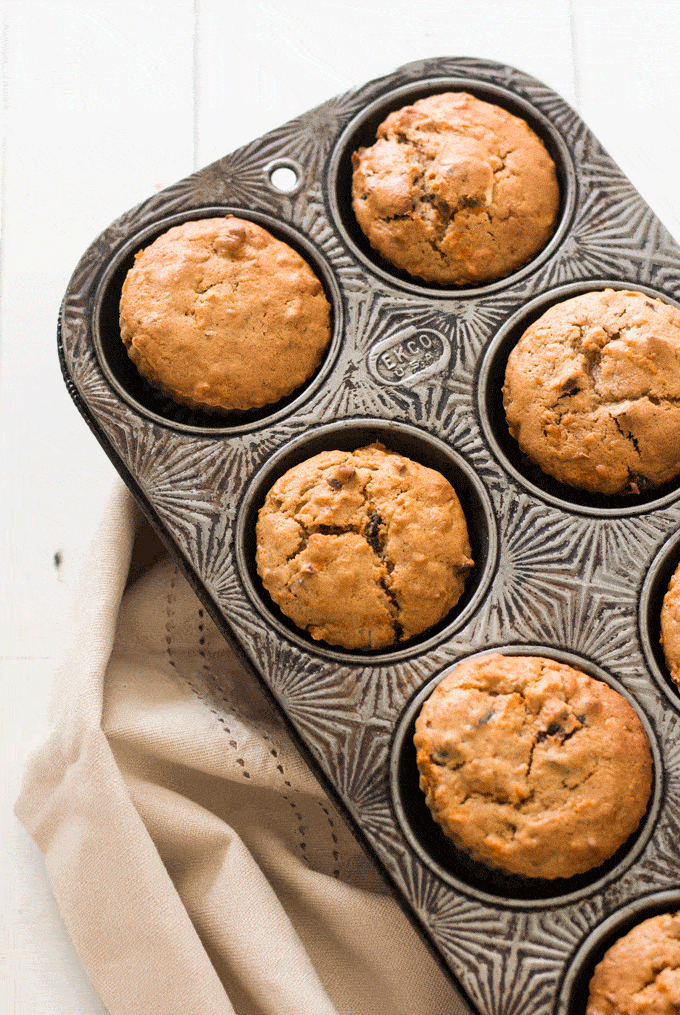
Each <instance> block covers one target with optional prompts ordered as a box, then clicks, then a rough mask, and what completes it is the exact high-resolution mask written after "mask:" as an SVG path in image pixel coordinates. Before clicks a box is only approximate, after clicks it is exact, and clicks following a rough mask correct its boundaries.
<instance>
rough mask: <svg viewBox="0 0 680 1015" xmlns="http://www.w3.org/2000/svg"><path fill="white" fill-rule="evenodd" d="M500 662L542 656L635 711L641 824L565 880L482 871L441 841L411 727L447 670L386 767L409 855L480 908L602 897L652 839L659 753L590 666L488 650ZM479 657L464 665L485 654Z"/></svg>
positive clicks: (547, 652) (535, 652)
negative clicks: (646, 781) (649, 780)
mask: <svg viewBox="0 0 680 1015" xmlns="http://www.w3.org/2000/svg"><path fill="white" fill-rule="evenodd" d="M493 651H494V652H500V653H501V654H502V655H527V656H543V657H546V658H550V659H556V660H558V661H559V662H563V663H566V664H567V665H569V666H573V667H574V668H575V669H578V670H581V671H582V672H583V673H586V674H588V675H589V676H591V677H594V678H595V679H596V680H602V681H603V682H604V683H606V684H608V685H609V686H610V687H612V688H613V689H614V690H615V691H618V693H619V694H621V695H622V696H623V697H624V698H626V700H627V701H628V702H629V704H630V705H631V706H632V707H633V708H634V709H635V711H636V712H637V715H638V717H639V719H640V721H641V723H642V725H643V727H644V729H645V732H646V733H647V736H648V738H649V744H650V748H651V752H652V765H653V771H654V781H653V786H652V792H651V794H650V798H649V804H648V806H647V812H646V815H645V817H644V818H643V819H642V821H641V822H640V825H639V826H638V828H637V829H636V830H635V832H633V833H632V834H631V835H630V836H629V837H628V839H627V840H626V842H624V843H623V845H621V846H620V847H619V849H617V851H616V852H615V853H614V854H613V855H612V856H611V857H610V858H609V859H608V860H607V861H605V863H603V864H600V865H599V866H598V867H595V868H593V869H592V870H590V871H586V872H585V873H584V874H578V875H575V876H574V877H571V878H554V879H546V878H526V877H521V876H519V875H516V874H510V873H508V872H505V871H503V870H501V869H496V868H491V867H487V866H486V865H485V864H483V863H480V862H478V861H475V860H473V859H471V857H469V856H468V855H467V854H466V853H465V852H464V851H463V850H462V849H459V848H458V847H457V846H456V845H454V843H453V842H452V841H451V839H450V838H448V837H447V836H446V835H445V834H444V832H443V830H442V829H441V828H440V827H439V825H438V824H437V823H436V821H435V820H434V818H433V817H432V815H431V813H430V811H429V809H428V807H427V804H426V802H425V794H424V793H423V792H422V790H421V789H420V786H419V773H418V766H417V764H416V749H415V745H414V743H413V737H414V734H415V723H416V719H417V717H418V715H419V713H420V710H421V708H422V706H423V705H424V703H425V701H426V700H427V699H428V698H429V697H430V695H431V694H432V692H433V691H434V689H435V687H437V686H438V684H440V683H441V681H442V680H443V679H444V677H446V676H447V674H448V673H450V672H451V670H450V669H449V670H446V671H445V672H444V673H440V674H438V675H437V676H436V677H434V678H433V679H432V680H430V681H428V683H427V684H425V685H424V686H423V687H422V688H420V690H419V691H418V693H417V694H416V696H415V697H414V698H413V699H412V700H411V701H410V702H409V704H408V706H407V707H406V709H405V710H404V712H403V714H402V716H401V718H400V720H399V722H398V724H397V727H396V729H395V734H394V739H393V742H392V751H391V760H390V788H391V792H392V802H393V806H394V812H395V815H396V818H397V821H398V822H399V825H400V827H401V829H402V831H403V833H404V835H405V836H406V838H407V840H408V842H409V844H410V846H411V848H412V849H413V850H414V851H415V852H416V853H417V854H418V855H419V856H420V858H421V859H422V860H423V862H424V863H426V864H427V865H428V867H430V869H431V870H432V871H433V872H434V873H435V874H436V875H437V877H439V878H441V879H442V881H445V882H446V883H447V884H450V885H452V886H453V887H455V888H456V889H457V890H458V891H460V892H462V893H463V894H466V895H472V896H474V897H475V898H477V899H480V900H481V901H483V902H489V903H494V902H495V903H496V904H501V905H506V906H512V907H513V908H517V909H543V908H545V907H546V906H550V907H555V906H559V905H567V904H571V903H573V902H576V901H578V900H579V899H583V898H586V897H587V896H589V895H592V894H593V893H594V892H600V891H602V890H603V889H604V888H605V887H606V886H607V885H608V884H610V883H611V882H612V881H614V880H616V879H617V878H620V877H621V876H622V874H623V873H624V872H625V871H626V870H627V869H628V868H629V867H630V866H631V864H632V863H634V861H635V859H636V857H638V856H639V854H640V852H641V851H642V850H643V849H644V847H645V845H646V843H647V842H648V841H649V838H650V836H651V834H652V832H653V829H654V824H655V822H656V819H657V817H658V811H659V803H660V799H661V777H660V773H661V771H662V769H663V765H662V761H661V753H660V750H659V745H658V743H657V739H656V736H655V734H654V731H653V729H652V727H651V724H650V722H649V719H648V718H647V716H646V715H645V713H644V712H643V711H642V709H641V708H640V706H639V704H638V703H637V702H636V701H635V699H634V698H633V696H632V695H631V694H630V693H629V692H628V691H627V690H626V689H625V688H624V687H623V686H622V684H620V683H619V681H618V680H615V679H614V678H613V677H612V676H611V675H610V674H608V673H606V672H605V671H604V670H602V669H600V667H598V666H594V665H593V663H592V662H590V661H589V660H587V659H583V658H581V657H579V656H575V655H573V654H572V653H569V652H562V651H559V650H556V649H553V648H550V647H548V646H541V645H502V646H498V647H496V648H494V649H493ZM488 654H489V652H478V653H475V654H474V655H473V656H471V657H468V658H477V657H480V656H484V655H488Z"/></svg>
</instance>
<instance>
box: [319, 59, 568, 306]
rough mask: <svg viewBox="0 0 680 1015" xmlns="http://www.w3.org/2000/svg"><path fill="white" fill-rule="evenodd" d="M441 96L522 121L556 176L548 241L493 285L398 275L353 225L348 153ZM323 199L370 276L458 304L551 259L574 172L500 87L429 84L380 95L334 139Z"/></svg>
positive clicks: (469, 82)
mask: <svg viewBox="0 0 680 1015" xmlns="http://www.w3.org/2000/svg"><path fill="white" fill-rule="evenodd" d="M442 92H468V93H469V94H471V95H474V96H475V97H476V98H478V99H482V100H483V101H484V102H490V103H493V104H494V105H496V106H500V107H502V108H503V109H506V110H507V111H508V112H509V113H512V114H513V115H514V116H518V117H520V118H521V119H522V120H525V121H526V122H527V123H528V124H529V126H530V127H531V129H532V130H533V131H534V133H535V134H537V135H538V137H539V138H540V139H541V141H543V143H544V145H545V147H546V148H547V150H548V152H549V154H550V156H551V158H552V160H553V162H554V163H555V168H556V171H557V181H558V185H559V189H560V205H559V210H558V213H557V218H556V222H555V230H554V232H553V235H552V237H551V238H550V239H549V240H548V242H547V243H546V245H545V246H544V247H543V248H542V249H541V250H539V251H538V252H537V253H536V254H535V255H534V256H533V257H532V258H531V259H530V260H529V261H527V262H526V263H525V264H523V265H521V266H520V267H518V268H516V269H515V270H514V271H512V272H509V273H508V274H507V275H504V276H503V277H502V278H498V279H492V280H490V281H488V282H483V283H471V284H470V285H455V284H446V285H444V284H439V283H437V282H431V281H428V280H427V279H423V278H419V277H418V276H417V275H411V274H410V273H409V272H407V271H402V270H401V269H399V268H397V267H395V265H393V264H391V263H390V261H388V260H386V259H385V258H384V257H383V256H382V255H381V254H379V253H378V251H377V250H375V248H374V247H372V246H371V244H370V242H369V240H368V238H367V236H366V235H365V233H364V232H363V230H362V229H361V226H360V225H359V223H358V222H357V220H356V217H355V214H354V210H353V208H352V154H353V152H355V151H357V150H358V149H359V148H362V147H370V146H371V145H373V144H374V143H375V140H376V131H377V129H378V127H379V126H380V124H381V123H382V122H383V120H384V119H385V118H386V117H387V116H388V115H389V114H390V113H392V112H394V111H395V110H397V109H401V108H402V107H403V106H409V105H412V104H413V103H414V102H416V101H417V100H418V99H424V98H426V97H427V96H429V95H439V94H441V93H442ZM328 195H329V203H330V212H331V217H332V218H333V220H334V221H335V224H336V226H337V228H338V230H339V231H340V233H341V235H342V237H343V239H344V241H345V243H346V244H347V246H348V247H349V248H350V250H351V251H352V252H353V254H354V255H355V257H356V258H357V259H358V260H359V261H361V262H362V263H363V264H364V265H365V266H366V267H367V268H369V269H370V270H371V271H372V272H373V273H374V274H375V275H378V276H379V277H380V278H381V279H383V280H384V281H387V282H391V283H393V284H396V285H398V286H399V287H400V288H402V289H408V290H409V291H411V292H413V293H417V294H418V295H420V296H423V295H429V296H435V297H437V298H439V299H441V298H442V297H446V296H450V297H452V298H455V299H460V298H461V297H466V296H470V297H471V296H482V295H486V294H488V293H493V292H496V291H497V290H499V289H504V288H507V287H508V286H510V285H514V284H515V283H516V282H517V281H518V280H519V279H521V278H524V276H525V275H528V274H529V273H531V272H533V271H535V270H536V269H537V268H538V267H539V266H540V265H541V264H543V263H544V262H545V261H546V260H547V259H548V258H549V257H551V256H552V254H553V253H554V252H555V250H556V249H557V248H558V247H559V246H560V244H561V243H562V241H563V240H564V237H565V235H566V232H567V229H568V228H569V224H570V222H571V219H572V216H573V212H574V207H575V203H576V172H575V169H574V163H573V161H572V157H571V154H570V152H569V148H568V147H567V144H566V142H565V140H564V138H563V137H562V135H561V133H560V132H559V130H558V129H557V128H556V127H555V125H554V124H553V123H551V121H550V120H549V119H548V117H547V116H545V115H544V114H543V113H542V112H541V111H540V110H538V109H537V108H536V106H534V105H532V103H530V102H529V101H527V100H526V99H524V98H522V97H521V96H520V95H517V94H516V93H515V92H513V91H511V90H510V89H508V88H503V87H502V86H500V85H496V84H491V83H490V82H488V81H481V80H477V79H473V78H457V77H441V78H428V79H426V80H423V81H415V82H413V83H411V84H408V85H403V86H402V87H400V88H396V89H394V90H393V91H390V92H387V93H386V94H385V95H381V96H380V98H378V99H376V100H375V101H374V102H372V103H371V104H370V105H368V106H366V107H365V108H364V109H363V110H362V111H361V113H359V114H358V115H357V116H356V117H355V118H354V119H353V120H352V121H351V122H350V123H349V124H348V126H347V127H346V128H345V130H344V131H343V133H342V134H341V136H340V138H339V139H338V142H337V144H336V147H335V149H334V151H333V153H332V156H331V160H330V163H329V182H328Z"/></svg>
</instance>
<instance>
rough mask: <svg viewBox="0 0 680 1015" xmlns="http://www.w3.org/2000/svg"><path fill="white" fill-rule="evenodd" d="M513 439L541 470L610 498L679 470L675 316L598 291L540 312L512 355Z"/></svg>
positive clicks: (679, 364)
mask: <svg viewBox="0 0 680 1015" xmlns="http://www.w3.org/2000/svg"><path fill="white" fill-rule="evenodd" d="M503 403H504V406H505V412H506V417H507V422H508V426H509V429H510V433H511V434H512V436H513V437H514V438H515V439H516V440H517V442H518V444H519V446H520V448H521V449H522V451H524V452H525V453H526V454H527V455H528V456H529V457H530V458H531V459H532V460H533V461H534V462H535V463H536V464H537V465H538V466H539V467H540V468H541V469H542V470H543V471H544V472H546V473H547V474H549V475H551V476H553V477H554V478H555V479H558V480H560V481H561V482H562V483H566V484H568V485H570V486H574V487H579V488H581V489H584V490H588V491H589V492H591V493H602V494H607V495H616V494H639V493H644V492H645V491H647V490H649V489H653V488H654V487H656V486H659V485H660V484H662V483H665V482H667V481H668V480H671V479H673V478H674V477H675V476H677V475H678V474H679V473H680V311H678V310H677V309H676V308H675V307H674V306H671V305H670V304H667V303H664V302H662V301H661V300H659V299H651V298H650V297H649V296H645V295H644V294H643V293H638V292H632V291H616V290H614V289H605V290H602V291H598V292H589V293H584V294H583V295H581V296H576V297H574V298H573V299H569V300H565V301H564V302H562V303H558V304H556V305H555V306H553V307H551V308H550V309H549V310H547V311H546V312H545V313H544V314H543V315H542V316H541V317H540V318H539V319H538V320H537V321H536V322H535V323H534V324H532V325H531V326H530V327H529V328H528V329H527V330H526V331H525V333H524V334H523V335H522V337H521V339H520V340H519V342H518V343H517V345H516V346H515V348H514V349H513V350H512V352H511V353H510V356H509V358H508V365H507V369H506V373H505V386H504V388H503Z"/></svg>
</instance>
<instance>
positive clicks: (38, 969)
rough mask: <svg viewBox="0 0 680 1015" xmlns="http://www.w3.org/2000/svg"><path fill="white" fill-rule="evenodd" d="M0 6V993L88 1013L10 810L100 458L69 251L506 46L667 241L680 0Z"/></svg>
mask: <svg viewBox="0 0 680 1015" xmlns="http://www.w3.org/2000/svg"><path fill="white" fill-rule="evenodd" d="M0 12H1V18H2V21H1V24H0V32H1V37H0V44H1V61H2V77H1V84H0V87H1V88H2V111H3V143H2V174H1V177H0V184H1V186H2V201H1V206H0V208H1V215H2V220H1V229H2V255H1V261H0V357H1V359H0V417H1V418H0V432H1V433H2V438H3V440H2V462H1V475H2V500H1V503H0V526H1V529H2V532H3V533H4V539H3V544H2V551H3V552H2V594H1V595H0V632H1V635H2V643H1V649H0V660H1V666H2V683H1V686H2V692H1V693H2V711H1V713H0V714H1V715H2V736H1V738H0V751H1V752H2V771H3V773H4V787H5V792H4V794H3V805H4V806H3V833H4V834H3V866H2V886H3V899H2V913H3V917H4V926H3V929H2V945H1V946H0V947H1V948H2V953H3V954H2V959H3V966H4V967H5V972H6V976H5V978H4V980H2V981H0V983H1V984H2V985H1V986H0V1012H1V1013H3V1015H4V1013H7V1015H9V1013H12V1015H14V1013H19V1012H20V1013H21V1015H45V1013H48V1012H49V1015H90V1013H101V1012H103V1011H104V1009H103V1006H102V1004H101V1002H100V1001H99V999H98V998H97V996H96V995H95V994H94V992H93V990H92V988H91V986H90V985H89V982H88V980H87V977H86V976H85V974H84V973H83V971H82V968H81V966H80V964H79V960H78V957H77V955H76V953H75V951H74V949H73V947H72V945H71V943H70V941H69V940H68V937H67V936H66V934H65V932H64V930H63V927H62V924H61V922H60V918H59V915H58V912H57V910H56V906H55V904H54V901H53V899H52V896H51V894H50V890H49V885H48V884H47V882H46V879H45V876H44V872H43V868H42V862H41V857H40V854H39V853H38V851H37V850H36V848H35V847H34V846H33V844H32V843H31V841H30V840H29V838H28V836H27V835H26V834H25V833H24V831H23V829H22V828H21V826H20V825H19V824H18V822H17V821H16V819H15V818H14V817H13V814H12V804H13V801H14V799H15V797H16V794H17V792H18V788H19V783H20V777H21V770H22V765H23V761H24V758H25V757H26V754H27V751H28V750H29V748H30V742H31V740H32V739H33V738H34V737H35V736H36V735H37V734H38V733H39V731H40V729H41V728H42V727H43V725H44V722H45V718H46V712H47V700H48V696H49V690H50V686H51V682H52V672H53V664H54V662H55V660H56V659H57V658H58V656H59V653H60V649H61V645H62V639H63V636H64V627H65V622H66V616H67V607H68V601H69V589H70V584H71V581H72V578H73V575H74V571H75V569H76V567H77V558H78V553H79V551H80V550H81V548H82V547H83V546H84V545H85V544H86V543H87V542H88V541H89V538H90V536H91V534H92V532H93V529H94V526H95V524H96V522H97V520H98V518H99V516H100V513H101V510H102V506H103V502H104V499H105V497H106V494H107V492H108V490H109V488H110V485H111V482H112V480H113V475H114V473H113V468H112V466H111V465H110V464H109V462H108V460H107V459H106V457H105V455H104V453H103V452H102V451H101V449H100V447H99V445H98V444H97V443H96V441H95V439H94V438H93V437H92V436H91V434H90V432H89V430H88V429H87V426H86V425H85V423H84V422H83V420H82V419H81V417H80V415H79V414H78V412H77V411H76V409H75V408H74V406H73V405H72V403H71V401H70V399H69V397H68V395H67V393H66V389H65V387H64V385H63V382H62V380H61V376H60V372H59V366H58V362H57V354H56V321H57V314H58V309H59V303H60V300H61V296H62V294H63V291H64V289H65V288H66V285H67V282H68V279H69V276H70V273H71V271H72V269H73V268H74V266H75V264H76V262H77V261H78V259H79V257H80V255H81V253H82V252H83V251H84V250H85V248H86V247H87V246H88V245H89V243H90V242H91V241H92V240H93V239H94V237H95V236H96V235H97V234H98V233H99V232H101V230H102V229H104V228H105V227H106V226H107V225H108V224H109V222H111V221H112V220H113V219H114V218H116V217H117V216H118V215H120V214H121V213H122V212H124V211H125V210H127V209H128V208H130V207H132V206H133V205H135V204H137V203H138V202H139V201H140V200H142V199H143V198H145V197H147V196H148V195H150V194H151V193H153V192H154V191H155V190H156V189H159V188H161V187H164V186H166V185H168V184H171V183H173V182H174V181H175V180H178V179H180V178H182V177H184V176H186V175H187V174H189V173H190V172H192V171H193V170H194V169H196V168H199V167H200V166H203V165H205V164H207V163H209V162H212V161H213V160H214V159H216V158H218V157H219V156H221V155H224V154H226V153H228V152H230V151H232V150H233V149H235V148H237V147H239V146H240V145H242V144H244V143H245V142H247V141H250V140H252V139H253V138H256V137H258V136H260V135H261V134H263V133H264V132H265V131H267V130H270V129H272V128H274V127H277V126H279V125H280V124H282V123H284V122H285V121H286V120H288V119H290V118H292V117H294V116H296V115H298V114H299V113H302V112H304V111H306V110H307V109H310V108H311V107H312V106H314V105H316V104H318V103H320V102H323V101H324V100H326V99H328V98H331V97H332V96H334V95H336V94H338V93H340V92H342V91H344V90H345V89H347V88H350V87H352V86H353V85H357V84H361V83H362V82H364V81H367V80H369V79H371V78H374V77H378V76H380V75H382V74H385V73H388V72H390V71H392V70H393V69H395V68H396V67H397V66H399V65H400V64H403V63H407V62H409V61H412V60H417V59H421V58H423V57H431V56H445V55H447V56H477V57H485V58H489V59H492V60H498V61H501V62H504V63H508V64H511V65H513V66H515V67H518V68H520V69H521V70H524V71H526V72H528V73H529V74H533V75H534V76H535V77H538V78H540V79H542V80H543V81H544V82H545V83H546V84H547V85H549V86H550V87H551V88H553V89H554V90H555V91H557V92H559V93H561V94H562V95H563V96H564V98H565V99H566V100H567V101H568V102H570V103H571V104H572V105H573V106H574V107H575V108H576V109H577V110H578V112H579V113H580V114H581V116H582V117H583V118H584V120H585V121H586V122H587V123H588V125H589V126H590V127H591V129H592V130H593V131H594V133H595V134H596V135H597V137H598V138H599V139H600V141H601V142H602V143H603V145H604V146H605V148H607V149H608V150H609V152H610V154H611V155H612V156H613V157H614V159H615V160H616V161H617V162H618V163H619V164H620V166H621V167H622V169H623V171H624V172H625V173H626V174H627V175H628V177H629V178H630V179H631V180H632V182H633V184H634V185H635V186H636V187H637V188H638V190H639V191H640V192H641V193H642V195H643V197H644V198H645V199H646V200H647V201H648V202H649V204H651V206H652V207H653V209H654V210H655V211H656V213H657V215H658V216H659V217H660V218H661V220H662V221H663V222H664V223H665V225H666V226H667V227H668V228H669V229H670V231H671V233H673V235H674V236H676V237H677V238H679V239H680V187H679V186H678V171H677V167H678V165H680V129H679V128H678V122H679V116H678V114H679V113H680V61H679V60H678V52H680V5H678V3H677V0H647V3H645V4H644V5H642V4H639V3H637V2H633V0H506V2H505V3H504V4H500V3H497V2H495V0H493V2H492V0H477V2H476V3H475V4H470V3H468V2H462V0H421V2H420V3H406V2H404V0H391V2H390V3H384V2H376V0H348V2H329V3H327V4H326V5H323V4H320V3H319V2H318V0H289V2H288V3H279V2H276V0H263V2H259V3H251V4H247V3H242V2H239V3H236V2H232V0H226V2H224V0H165V2H161V0H115V2H112V0H111V2H109V0H87V2H85V0H0ZM140 1015H142V1013H140Z"/></svg>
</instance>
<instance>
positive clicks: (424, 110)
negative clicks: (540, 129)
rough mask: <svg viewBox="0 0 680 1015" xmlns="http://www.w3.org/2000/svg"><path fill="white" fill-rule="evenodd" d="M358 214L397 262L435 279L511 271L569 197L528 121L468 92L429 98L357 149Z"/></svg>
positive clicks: (452, 281)
mask: <svg viewBox="0 0 680 1015" xmlns="http://www.w3.org/2000/svg"><path fill="white" fill-rule="evenodd" d="M352 162H353V166H354V174H353V180H352V198H353V207H354V214H355V216H356V219H357V222H358V223H359V225H360V226H361V229H362V230H363V232H364V233H365V234H366V236H367V238H368V240H369V241H370V243H371V246H373V247H374V248H375V249H376V250H377V251H378V252H379V253H380V254H382V256H383V257H384V258H385V259H386V260H388V261H389V262H390V263H391V264H393V265H395V266H396V267H397V268H400V269H402V270H403V271H407V272H409V274H411V275H416V276H418V277H420V278H423V279H426V280H427V281H430V282H438V283H440V284H443V285H466V284H469V283H482V282H488V281H491V280H493V279H498V278H503V277H504V276H505V275H508V274H510V272H512V271H515V270H516V269H517V268H519V267H521V266H522V265H523V264H525V263H526V262H527V261H529V260H530V259H531V258H532V257H534V256H535V254H537V253H538V251H539V250H541V249H542V248H543V247H544V246H545V244H546V243H547V242H548V240H549V239H550V237H551V236H552V234H553V232H554V229H555V222H556V218H557V211H558V207H559V201H560V193H559V186H558V183H557V175H556V172H555V164H554V162H553V160H552V158H551V157H550V155H549V154H548V152H547V150H546V148H545V145H544V144H543V142H542V141H541V140H540V139H539V138H538V137H537V135H536V134H535V133H534V132H533V131H532V130H531V128H530V127H529V125H528V124H527V123H526V121H524V120H522V119H520V118H519V117H517V116H513V115H512V114H511V113H509V112H508V111H507V110H505V109H501V108H500V107H499V106H495V105H492V104H491V103H489V102H483V101H482V100H481V99H477V98H475V97H474V96H472V95H468V94H467V93H466V92H445V93H443V94H441V95H430V96H428V97H427V98H424V99H419V100H418V101H417V102H414V104H413V105H412V106H405V107H404V108H403V109H399V110H397V111H396V112H394V113H390V115H389V116H388V117H387V119H386V120H385V121H384V122H383V123H382V124H381V125H380V127H379V128H378V130H377V140H376V142H375V144H373V145H372V146H371V147H370V148H360V149H359V150H358V151H356V152H354V154H353V156H352Z"/></svg>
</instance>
